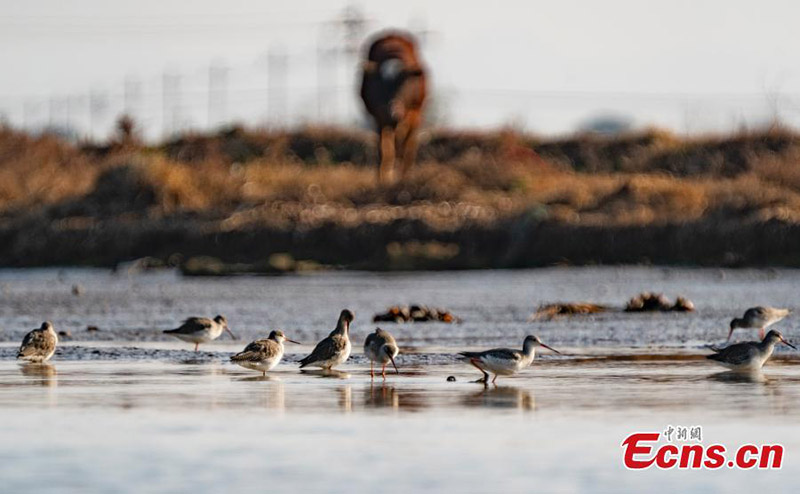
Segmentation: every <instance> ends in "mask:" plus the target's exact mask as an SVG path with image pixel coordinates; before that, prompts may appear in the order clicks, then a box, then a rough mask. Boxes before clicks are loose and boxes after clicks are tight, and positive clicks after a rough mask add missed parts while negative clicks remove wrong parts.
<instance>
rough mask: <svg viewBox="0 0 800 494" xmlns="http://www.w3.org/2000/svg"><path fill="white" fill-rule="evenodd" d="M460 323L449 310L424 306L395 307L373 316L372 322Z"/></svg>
mask: <svg viewBox="0 0 800 494" xmlns="http://www.w3.org/2000/svg"><path fill="white" fill-rule="evenodd" d="M432 321H433V322H446V323H454V322H461V320H460V319H459V318H457V317H455V316H454V315H453V314H452V313H451V312H450V311H449V310H446V309H441V308H436V307H428V306H426V305H395V306H392V307H389V308H388V309H387V310H386V312H383V313H381V314H375V316H374V317H373V318H372V322H394V323H404V322H432Z"/></svg>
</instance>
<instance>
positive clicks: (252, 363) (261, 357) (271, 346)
mask: <svg viewBox="0 0 800 494" xmlns="http://www.w3.org/2000/svg"><path fill="white" fill-rule="evenodd" d="M284 341H288V342H290V343H295V344H298V345H299V343H298V342H296V341H294V340H290V339H289V338H287V337H286V335H284V334H283V331H281V330H277V331H272V332H271V333H270V334H269V337H268V338H267V339H266V340H256V341H254V342H252V343H250V344H249V345H247V346H246V347H244V350H242V351H241V352H239V353H237V354H236V355H234V356H232V357H231V362H233V363H234V364H238V365H240V366H242V367H244V368H245V369H252V370H257V371H261V372H262V373H263V374H264V375H265V376H266V375H267V371H268V370H270V369H272V368H273V367H275V366H276V365H278V362H280V361H281V358H283V342H284Z"/></svg>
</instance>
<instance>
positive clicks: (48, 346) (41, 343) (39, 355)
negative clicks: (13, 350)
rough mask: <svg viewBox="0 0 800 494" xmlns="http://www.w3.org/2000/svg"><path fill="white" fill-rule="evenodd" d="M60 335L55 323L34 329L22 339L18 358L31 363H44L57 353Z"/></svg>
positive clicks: (45, 323) (46, 323)
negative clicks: (54, 325) (54, 327)
mask: <svg viewBox="0 0 800 494" xmlns="http://www.w3.org/2000/svg"><path fill="white" fill-rule="evenodd" d="M56 345H58V335H57V334H56V330H55V329H53V323H51V322H50V321H45V322H43V323H42V326H41V327H40V328H39V329H34V330H33V331H31V332H30V333H28V334H26V335H25V338H23V339H22V345H21V346H20V347H19V352H17V358H18V359H22V360H27V361H29V362H44V361H45V360H48V359H49V358H50V357H52V356H53V354H54V353H56Z"/></svg>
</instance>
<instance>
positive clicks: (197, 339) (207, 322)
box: [164, 316, 237, 352]
mask: <svg viewBox="0 0 800 494" xmlns="http://www.w3.org/2000/svg"><path fill="white" fill-rule="evenodd" d="M223 331H227V333H228V334H230V335H231V338H233V339H234V340H235V339H237V338H236V336H235V335H234V334H233V332H231V330H230V328H229V327H228V320H227V319H225V316H217V317H215V318H214V319H209V318H207V317H190V318H189V319H187V320H185V321H183V324H181V325H180V326H179V327H177V328H175V329H167V330H166V331H164V333H165V334H168V335H170V336H174V337H176V338H178V339H179V340H183V341H187V342H189V343H194V351H195V352H196V351H197V349H198V347H199V346H200V343H207V342H209V341H212V340H216V339H217V338H219V335H221V334H222V332H223Z"/></svg>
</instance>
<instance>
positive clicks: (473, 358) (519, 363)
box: [459, 335, 561, 384]
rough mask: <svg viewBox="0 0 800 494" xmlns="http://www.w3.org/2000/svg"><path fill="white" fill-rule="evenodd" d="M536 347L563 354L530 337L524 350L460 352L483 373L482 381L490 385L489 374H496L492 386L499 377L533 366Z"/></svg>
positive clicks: (527, 337)
mask: <svg viewBox="0 0 800 494" xmlns="http://www.w3.org/2000/svg"><path fill="white" fill-rule="evenodd" d="M536 347H543V348H547V349H548V350H550V351H553V352H556V353H558V354H560V353H561V352H559V351H558V350H556V349H554V348H550V347H549V346H547V345H545V344H544V343H542V341H541V340H540V339H539V337H538V336H533V335H528V336H526V337H525V341H524V342H523V343H522V350H512V349H510V348H493V349H491V350H486V351H483V352H460V353H459V355H461V356H463V357H464V358H465V359H466V360H468V361H469V363H471V364H472V365H474V366H475V367H476V368H477V369H478V370H479V371H481V372H483V379H481V380H480V381H483V382H484V383H488V382H489V372H492V373H494V379H492V384H494V382H495V381H496V380H497V376H499V375H503V376H510V375H513V374H516V373H517V372H519V371H520V370H522V369H524V368H525V367H528V366H529V365H531V363H533V359H534V358H535V356H536V355H535V353H536ZM487 371H488V372H487Z"/></svg>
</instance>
